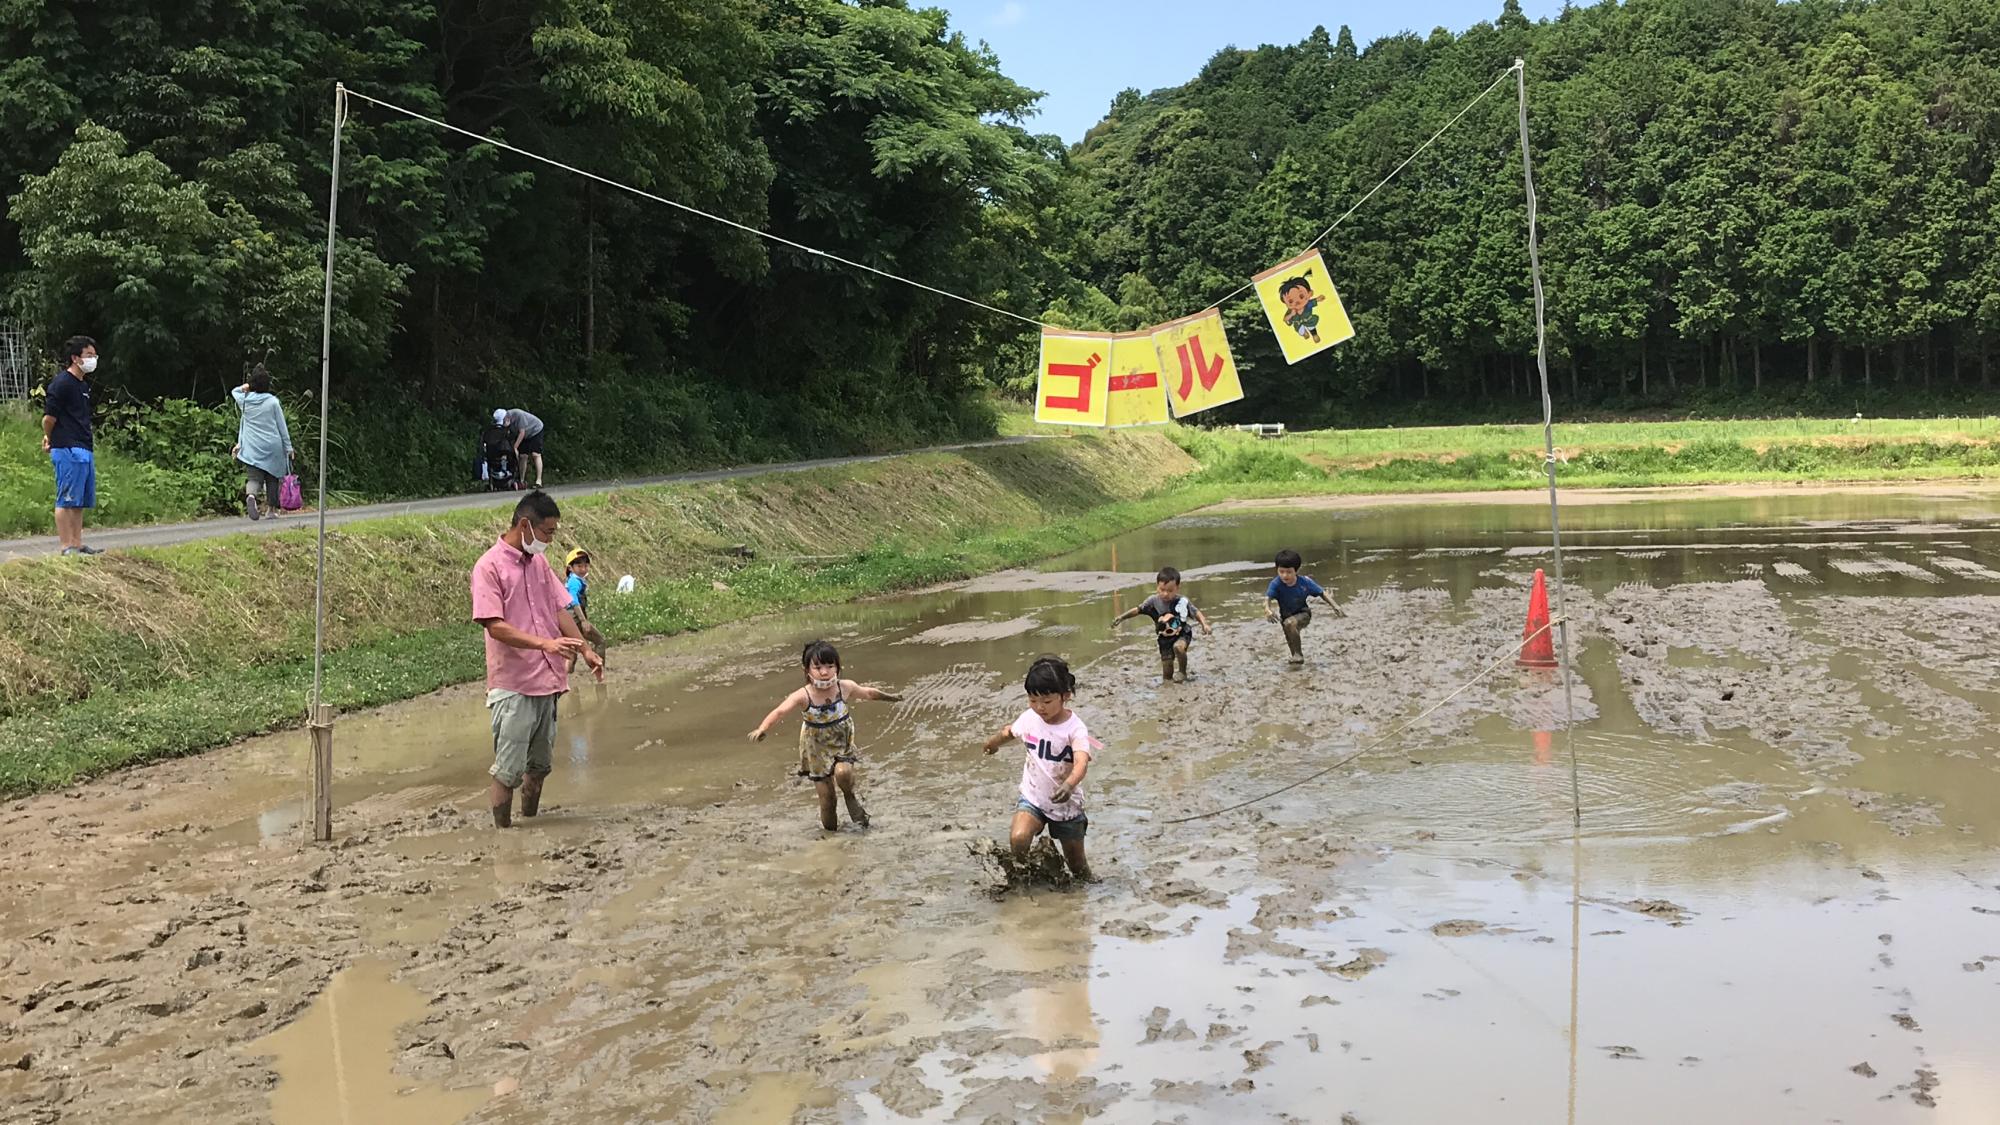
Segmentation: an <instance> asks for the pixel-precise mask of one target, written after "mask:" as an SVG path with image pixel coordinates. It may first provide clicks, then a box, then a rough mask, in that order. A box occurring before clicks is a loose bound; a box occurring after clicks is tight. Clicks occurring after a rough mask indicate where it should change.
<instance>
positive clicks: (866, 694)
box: [846, 680, 903, 703]
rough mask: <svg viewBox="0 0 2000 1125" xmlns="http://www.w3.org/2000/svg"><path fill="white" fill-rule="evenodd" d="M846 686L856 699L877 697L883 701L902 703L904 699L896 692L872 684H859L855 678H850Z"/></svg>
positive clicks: (876, 698)
mask: <svg viewBox="0 0 2000 1125" xmlns="http://www.w3.org/2000/svg"><path fill="white" fill-rule="evenodd" d="M846 688H847V692H848V694H850V695H852V696H853V697H854V698H856V699H875V700H880V701H881V702H883V703H901V702H902V701H903V697H902V696H900V695H898V694H896V693H895V692H893V691H889V690H887V689H884V688H878V687H875V686H873V685H871V684H857V683H855V682H854V681H853V680H848V681H846Z"/></svg>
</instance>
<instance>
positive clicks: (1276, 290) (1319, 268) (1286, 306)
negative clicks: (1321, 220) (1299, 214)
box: [1250, 250, 1354, 363]
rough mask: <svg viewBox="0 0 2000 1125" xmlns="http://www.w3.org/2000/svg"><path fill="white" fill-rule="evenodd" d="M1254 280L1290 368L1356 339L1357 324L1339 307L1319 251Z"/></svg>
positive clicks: (1258, 276)
mask: <svg viewBox="0 0 2000 1125" xmlns="http://www.w3.org/2000/svg"><path fill="white" fill-rule="evenodd" d="M1250 280H1251V283H1252V284H1254V285H1255V286H1256V287H1257V299H1258V300H1259V301H1261V302H1263V305H1264V315H1265V316H1267V317H1269V318H1270V319H1271V331H1273V332H1276V333H1277V334H1278V347H1279V348H1281V349H1283V350H1284V353H1285V362H1286V363H1297V362H1298V361H1300V360H1302V359H1305V358H1306V357H1308V356H1314V355H1318V354H1319V353H1321V352H1323V351H1325V350H1326V349H1328V348H1330V347H1332V346H1334V345H1335V344H1338V343H1340V342H1341V341H1343V340H1350V339H1353V338H1354V325H1353V323H1352V322H1350V321H1349V320H1348V319H1347V310H1346V309H1345V308H1343V307H1341V304H1340V294H1339V293H1336V292H1334V289H1333V279H1332V278H1331V277H1330V276H1328V274H1327V272H1326V263H1325V262H1324V261H1322V260H1321V259H1320V256H1319V251H1317V250H1308V251H1306V252H1305V253H1303V254H1300V255H1299V256H1298V257H1296V258H1293V259H1292V260H1291V261H1289V262H1285V263H1282V264H1280V265H1275V266H1272V267H1271V268H1270V269H1267V270H1265V271H1264V272H1263V273H1260V274H1258V275H1257V276H1256V277H1253V278H1251V279H1250Z"/></svg>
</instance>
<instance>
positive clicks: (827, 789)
mask: <svg viewBox="0 0 2000 1125" xmlns="http://www.w3.org/2000/svg"><path fill="white" fill-rule="evenodd" d="M813 788H815V789H817V790H819V826H820V827H821V828H824V829H826V830H827V831H828V832H832V831H835V830H836V829H838V828H839V827H840V814H839V813H838V812H835V811H834V803H833V779H832V778H830V777H829V778H822V779H820V780H817V781H814V782H813Z"/></svg>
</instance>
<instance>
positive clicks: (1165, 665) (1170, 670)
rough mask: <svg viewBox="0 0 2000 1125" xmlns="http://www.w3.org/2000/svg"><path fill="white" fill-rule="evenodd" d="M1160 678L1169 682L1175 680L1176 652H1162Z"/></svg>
mask: <svg viewBox="0 0 2000 1125" xmlns="http://www.w3.org/2000/svg"><path fill="white" fill-rule="evenodd" d="M1160 678H1161V679H1162V680H1165V681H1167V682H1168V683H1172V682H1173V680H1174V654H1173V653H1171V652H1163V653H1161V654H1160Z"/></svg>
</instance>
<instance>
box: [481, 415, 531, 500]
mask: <svg viewBox="0 0 2000 1125" xmlns="http://www.w3.org/2000/svg"><path fill="white" fill-rule="evenodd" d="M478 466H479V479H480V481H482V482H483V483H484V484H485V485H486V491H488V492H509V491H514V490H517V489H519V488H520V487H521V476H520V467H519V466H518V465H516V464H515V463H514V439H513V436H512V433H511V432H510V431H509V430H508V429H507V427H505V426H488V427H486V429H485V431H484V432H482V433H481V434H480V435H479V461H478Z"/></svg>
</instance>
